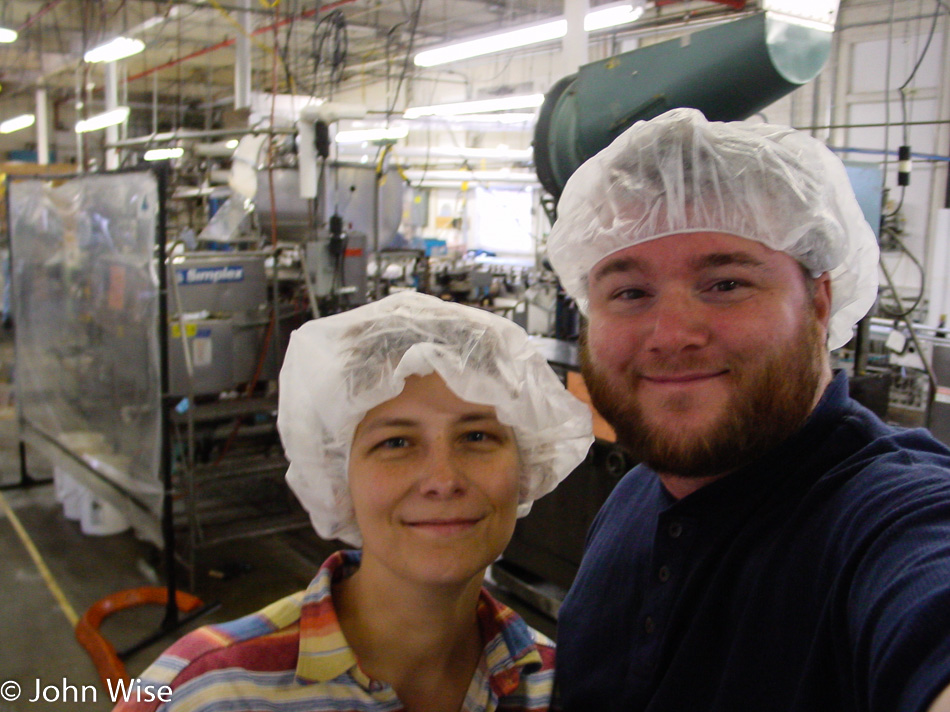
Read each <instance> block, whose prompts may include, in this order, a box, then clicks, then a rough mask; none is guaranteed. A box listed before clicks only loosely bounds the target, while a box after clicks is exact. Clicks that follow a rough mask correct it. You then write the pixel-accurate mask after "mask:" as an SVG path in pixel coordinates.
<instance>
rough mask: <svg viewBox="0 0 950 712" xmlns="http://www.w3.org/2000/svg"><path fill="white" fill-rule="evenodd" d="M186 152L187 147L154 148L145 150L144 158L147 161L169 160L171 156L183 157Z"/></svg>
mask: <svg viewBox="0 0 950 712" xmlns="http://www.w3.org/2000/svg"><path fill="white" fill-rule="evenodd" d="M184 154H185V149H183V148H181V147H178V148H153V149H150V150H148V151H146V152H145V155H144V156H142V158H143V159H144V160H146V161H167V160H168V159H169V158H181V157H182V156H183V155H184Z"/></svg>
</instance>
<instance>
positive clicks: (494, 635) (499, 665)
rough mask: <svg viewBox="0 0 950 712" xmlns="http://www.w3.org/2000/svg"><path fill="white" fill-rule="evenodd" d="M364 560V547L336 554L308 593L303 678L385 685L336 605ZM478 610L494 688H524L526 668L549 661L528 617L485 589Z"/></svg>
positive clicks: (300, 667) (303, 632)
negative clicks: (358, 651)
mask: <svg viewBox="0 0 950 712" xmlns="http://www.w3.org/2000/svg"><path fill="white" fill-rule="evenodd" d="M360 560H361V552H359V551H349V550H347V551H338V552H336V553H334V554H332V555H331V556H330V557H329V558H328V559H327V560H326V562H325V563H324V564H323V566H321V567H320V570H319V571H318V572H317V575H316V577H315V578H314V580H313V581H312V582H311V584H310V586H309V587H308V588H307V590H306V592H305V594H304V600H303V606H302V608H301V612H300V651H299V656H298V659H297V679H298V680H300V681H301V682H304V683H314V682H327V681H329V680H333V679H336V678H337V677H339V676H340V675H343V674H346V673H349V674H350V675H351V676H352V677H353V679H354V680H356V682H357V683H358V684H359V685H360V686H361V687H363V688H364V689H367V690H370V689H376V688H377V687H379V686H380V685H381V683H379V682H377V681H374V680H371V679H370V678H369V677H368V676H367V675H366V674H365V673H364V672H363V671H362V669H360V666H359V661H358V660H357V659H356V655H355V654H354V653H353V649H352V648H350V646H349V644H348V643H347V641H346V638H344V636H343V631H342V630H341V629H340V621H339V619H338V618H337V615H336V609H335V608H334V606H333V584H334V583H336V582H338V581H342V580H343V579H345V578H347V577H348V576H350V575H352V574H353V573H354V572H355V571H356V570H357V569H358V568H359V565H360ZM477 615H478V621H479V629H480V631H481V634H482V640H483V641H487V642H486V643H485V648H484V662H485V667H486V669H487V674H488V677H489V684H490V686H491V688H492V691H493V692H494V693H495V694H496V695H498V696H499V697H502V696H504V695H507V694H510V693H511V692H512V691H513V690H514V689H516V688H517V687H518V684H519V682H520V679H521V675H522V674H523V673H524V672H533V671H534V670H536V669H540V668H541V667H542V666H543V662H542V658H541V653H540V652H539V651H538V649H537V646H536V645H535V642H534V638H533V636H532V634H531V631H530V630H529V628H528V626H527V624H526V623H525V622H524V620H522V618H521V617H520V616H519V615H518V614H517V613H515V612H514V611H513V610H511V609H510V608H508V607H507V606H505V605H503V604H501V603H499V602H498V601H496V600H495V599H494V598H492V596H491V595H490V594H489V593H488V592H487V591H486V590H485V589H484V588H483V589H482V590H481V592H480V594H479V600H478V608H477Z"/></svg>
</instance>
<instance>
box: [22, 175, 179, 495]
mask: <svg viewBox="0 0 950 712" xmlns="http://www.w3.org/2000/svg"><path fill="white" fill-rule="evenodd" d="M9 196H10V203H9V206H10V240H11V255H12V266H13V270H12V272H13V307H14V323H15V325H16V369H17V371H16V378H15V381H16V397H17V401H18V404H19V409H20V418H21V422H22V424H23V426H24V427H25V428H33V429H34V430H36V431H39V432H40V433H42V434H43V435H44V436H46V437H47V438H49V439H51V440H54V441H55V442H56V443H57V444H58V445H60V446H61V447H62V448H64V449H65V450H66V451H68V452H69V453H71V454H72V455H73V456H75V457H76V458H78V459H81V460H82V461H83V462H84V463H85V465H86V466H87V467H88V468H89V469H91V470H93V471H94V472H95V473H96V474H98V475H99V476H101V477H102V478H104V479H106V480H109V481H110V482H112V483H113V484H115V485H117V486H118V487H119V488H120V489H122V490H123V491H125V492H127V493H129V494H130V495H132V496H133V497H134V498H135V499H136V500H137V501H139V502H141V503H143V504H145V505H146V506H147V507H148V508H150V509H152V510H153V511H155V512H157V511H158V509H159V503H160V492H161V485H160V450H161V377H160V355H159V328H158V321H159V308H158V272H157V268H156V231H157V222H158V216H159V199H158V182H157V180H156V178H155V176H154V175H153V174H152V173H149V172H146V173H121V174H109V175H90V176H84V177H79V178H73V179H69V180H67V181H65V182H62V183H59V184H56V185H54V184H53V183H51V182H48V181H43V180H37V179H28V180H16V181H13V182H11V184H10V187H9Z"/></svg>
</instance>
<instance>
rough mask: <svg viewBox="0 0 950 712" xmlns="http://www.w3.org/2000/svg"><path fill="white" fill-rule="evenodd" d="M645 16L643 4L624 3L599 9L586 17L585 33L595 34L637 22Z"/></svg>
mask: <svg viewBox="0 0 950 712" xmlns="http://www.w3.org/2000/svg"><path fill="white" fill-rule="evenodd" d="M642 16H643V4H642V3H640V4H633V5H631V4H630V3H623V4H622V5H612V6H610V7H599V8H597V9H596V10H592V11H591V12H588V13H587V15H585V16H584V31H585V32H594V31H595V30H604V29H607V28H608V27H616V26H617V25H625V24H627V23H628V22H636V21H637V20H639V19H640V18H641V17H642Z"/></svg>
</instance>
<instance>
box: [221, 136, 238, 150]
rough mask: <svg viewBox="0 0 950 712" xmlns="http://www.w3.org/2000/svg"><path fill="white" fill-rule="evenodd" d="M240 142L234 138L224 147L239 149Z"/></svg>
mask: <svg viewBox="0 0 950 712" xmlns="http://www.w3.org/2000/svg"><path fill="white" fill-rule="evenodd" d="M238 143H239V141H238V140H237V139H236V138H232V139H231V140H230V141H227V142H226V143H225V144H224V146H225V148H230V149H232V150H233V149H235V148H237V147H238Z"/></svg>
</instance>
